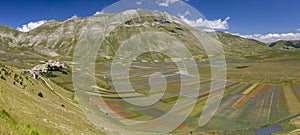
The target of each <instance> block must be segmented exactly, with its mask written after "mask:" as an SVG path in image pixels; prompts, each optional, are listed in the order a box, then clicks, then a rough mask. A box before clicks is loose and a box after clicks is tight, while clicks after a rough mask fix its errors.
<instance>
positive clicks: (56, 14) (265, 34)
mask: <svg viewBox="0 0 300 135" xmlns="http://www.w3.org/2000/svg"><path fill="white" fill-rule="evenodd" d="M128 1H130V2H128ZM147 1H148V0H123V3H122V2H121V3H119V5H118V6H110V5H112V4H113V3H116V2H118V0H9V1H8V0H6V1H1V4H0V26H2V25H5V26H10V27H12V28H15V29H18V30H20V31H25V32H26V31H30V30H32V29H33V28H36V27H37V26H40V25H42V24H43V23H45V22H47V21H48V20H53V19H54V20H65V19H68V18H71V17H75V16H76V17H86V16H92V15H94V14H95V13H96V12H98V13H103V12H104V13H106V12H113V11H115V12H117V11H121V10H123V8H124V9H126V8H127V9H128V8H134V7H143V8H144V7H145V5H146V6H147V8H149V9H156V8H157V7H158V8H159V11H166V12H169V11H170V12H171V13H170V14H172V15H174V16H176V17H178V18H179V19H181V20H183V21H185V22H186V23H188V24H190V25H191V26H193V27H197V28H199V27H201V28H207V29H214V30H218V31H224V32H228V33H231V34H236V35H240V36H243V37H247V38H254V39H257V40H260V41H263V42H274V41H277V40H281V39H282V40H295V39H300V11H299V6H300V0H183V2H185V3H187V4H189V5H190V6H191V7H194V8H195V9H196V10H197V11H199V12H200V13H201V15H200V14H197V13H194V11H193V9H192V8H190V7H188V6H183V7H179V6H178V5H179V4H178V3H179V0H151V1H153V3H152V4H154V5H150V6H149V2H147ZM126 2H127V3H126ZM125 3H126V4H125ZM155 4H156V5H155ZM176 4H177V5H176ZM173 5H176V6H173ZM152 6H153V7H152ZM154 6H156V7H154ZM116 7H117V8H116ZM103 9H107V10H103Z"/></svg>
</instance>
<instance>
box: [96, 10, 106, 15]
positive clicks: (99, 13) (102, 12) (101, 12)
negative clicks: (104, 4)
mask: <svg viewBox="0 0 300 135" xmlns="http://www.w3.org/2000/svg"><path fill="white" fill-rule="evenodd" d="M101 14H104V11H97V12H96V13H95V14H94V15H101Z"/></svg>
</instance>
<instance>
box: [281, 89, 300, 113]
mask: <svg viewBox="0 0 300 135" xmlns="http://www.w3.org/2000/svg"><path fill="white" fill-rule="evenodd" d="M283 90H284V95H285V99H286V101H287V105H288V108H289V114H290V115H294V114H298V113H300V103H299V101H298V99H297V97H296V96H295V95H294V92H293V90H292V88H291V87H289V86H284V87H283Z"/></svg>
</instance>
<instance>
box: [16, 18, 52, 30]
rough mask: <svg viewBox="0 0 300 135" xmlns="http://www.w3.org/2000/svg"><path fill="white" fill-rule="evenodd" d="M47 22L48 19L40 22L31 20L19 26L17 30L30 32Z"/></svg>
mask: <svg viewBox="0 0 300 135" xmlns="http://www.w3.org/2000/svg"><path fill="white" fill-rule="evenodd" d="M46 22H47V21H46V20H41V21H38V22H30V23H28V24H25V25H23V26H22V27H17V30H18V31H22V32H29V31H31V30H33V29H35V28H37V27H39V26H41V25H43V24H44V23H46Z"/></svg>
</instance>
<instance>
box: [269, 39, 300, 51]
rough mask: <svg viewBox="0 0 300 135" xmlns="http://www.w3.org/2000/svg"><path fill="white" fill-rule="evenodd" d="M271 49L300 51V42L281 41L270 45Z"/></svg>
mask: <svg viewBox="0 0 300 135" xmlns="http://www.w3.org/2000/svg"><path fill="white" fill-rule="evenodd" d="M270 47H273V48H278V49H285V50H289V49H298V48H300V40H292V41H285V40H280V41H277V42H275V43H272V44H270Z"/></svg>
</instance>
